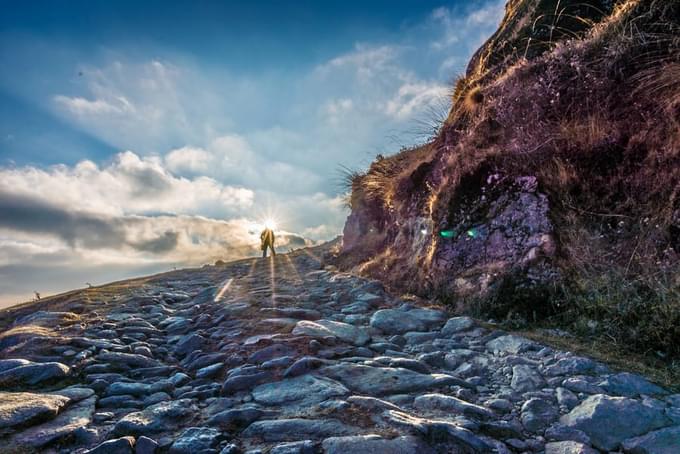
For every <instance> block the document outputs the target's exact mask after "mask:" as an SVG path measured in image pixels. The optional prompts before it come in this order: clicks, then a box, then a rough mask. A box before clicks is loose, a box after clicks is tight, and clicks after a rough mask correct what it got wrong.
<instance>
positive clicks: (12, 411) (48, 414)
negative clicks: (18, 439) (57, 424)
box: [0, 392, 70, 434]
mask: <svg viewBox="0 0 680 454" xmlns="http://www.w3.org/2000/svg"><path fill="white" fill-rule="evenodd" d="M69 400H70V399H69V398H68V397H65V396H59V395H49V394H34V393H5V392H0V434H2V433H7V432H8V431H9V429H11V428H14V427H20V426H26V425H29V424H32V423H35V422H38V421H41V420H45V419H50V418H54V417H55V416H57V413H58V412H59V410H60V409H61V408H62V407H64V406H65V405H66V404H67V403H68V402H69Z"/></svg>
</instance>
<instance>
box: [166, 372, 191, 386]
mask: <svg viewBox="0 0 680 454" xmlns="http://www.w3.org/2000/svg"><path fill="white" fill-rule="evenodd" d="M190 381H191V377H189V376H188V375H187V374H185V373H182V372H177V373H176V374H175V375H173V376H172V377H170V382H171V383H172V384H173V385H175V386H178V387H179V386H183V385H186V384H187V383H189V382H190Z"/></svg>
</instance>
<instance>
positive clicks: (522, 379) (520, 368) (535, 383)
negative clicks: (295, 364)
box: [510, 364, 546, 393]
mask: <svg viewBox="0 0 680 454" xmlns="http://www.w3.org/2000/svg"><path fill="white" fill-rule="evenodd" d="M545 385H546V382H545V380H544V379H543V377H542V376H541V374H540V373H538V371H537V370H536V369H534V368H533V367H531V366H528V365H526V364H519V365H517V366H514V367H513V368H512V381H511V382H510V386H511V387H512V389H514V390H515V391H517V392H519V393H524V392H527V391H533V390H535V389H538V388H542V387H544V386H545Z"/></svg>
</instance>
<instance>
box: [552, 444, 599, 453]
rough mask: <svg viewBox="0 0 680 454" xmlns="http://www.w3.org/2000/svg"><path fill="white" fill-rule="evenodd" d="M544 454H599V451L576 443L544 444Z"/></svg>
mask: <svg viewBox="0 0 680 454" xmlns="http://www.w3.org/2000/svg"><path fill="white" fill-rule="evenodd" d="M545 454H599V451H597V450H596V449H593V448H591V447H590V446H588V445H584V444H583V443H579V442H577V441H554V442H551V443H546V445H545Z"/></svg>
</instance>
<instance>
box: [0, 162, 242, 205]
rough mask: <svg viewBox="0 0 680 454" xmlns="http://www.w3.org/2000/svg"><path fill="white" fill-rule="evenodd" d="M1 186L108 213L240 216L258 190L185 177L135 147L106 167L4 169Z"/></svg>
mask: <svg viewBox="0 0 680 454" xmlns="http://www.w3.org/2000/svg"><path fill="white" fill-rule="evenodd" d="M0 190H3V191H5V193H8V192H11V193H14V194H21V195H25V196H28V197H33V198H36V199H39V200H44V201H47V202H50V203H53V204H55V205H57V206H61V207H68V208H69V209H70V210H81V211H86V212H91V213H100V214H107V215H121V214H125V213H136V214H140V213H142V214H143V213H175V214H198V213H200V214H206V213H207V212H209V213H214V214H215V215H220V216H228V215H239V214H240V213H242V212H243V210H245V209H247V208H249V207H251V206H252V204H253V200H254V192H253V191H252V190H250V189H246V188H244V187H240V186H230V185H224V184H222V183H220V182H218V181H216V180H215V179H213V178H210V177H206V176H197V177H191V178H186V177H179V176H176V175H174V174H172V173H171V172H170V171H169V170H168V169H167V168H166V167H164V165H163V161H162V160H161V159H160V158H157V157H153V156H150V157H140V156H138V155H137V154H135V153H133V152H131V151H125V152H121V153H118V154H116V155H115V156H114V157H113V159H112V160H111V161H110V162H109V163H107V164H105V165H104V166H101V167H100V166H98V165H97V164H95V163H94V162H92V161H89V160H84V161H80V162H79V163H77V164H76V165H75V166H73V167H69V166H65V165H58V166H52V167H49V168H47V169H41V168H38V167H34V166H27V167H18V168H0Z"/></svg>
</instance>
